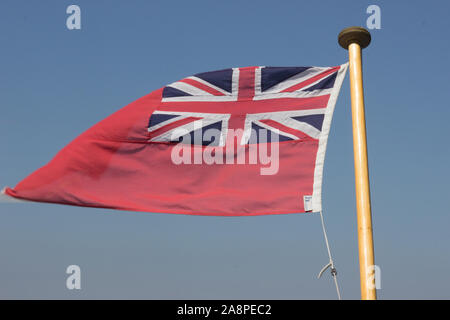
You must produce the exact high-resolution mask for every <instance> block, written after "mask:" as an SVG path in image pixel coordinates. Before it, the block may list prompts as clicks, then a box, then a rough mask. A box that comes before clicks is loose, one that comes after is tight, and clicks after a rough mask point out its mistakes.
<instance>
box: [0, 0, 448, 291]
mask: <svg viewBox="0 0 450 320" xmlns="http://www.w3.org/2000/svg"><path fill="white" fill-rule="evenodd" d="M70 4H77V5H79V6H80V8H81V19H82V29H81V30H72V31H70V30H68V29H67V28H66V18H67V16H68V15H67V14H66V8H67V6H69V5H70ZM370 4H378V5H379V6H380V8H381V14H382V17H381V27H382V28H381V29H380V30H373V31H372V38H373V41H372V44H371V45H370V46H369V47H368V48H367V49H366V50H364V81H365V96H366V117H367V130H368V147H369V167H370V174H371V187H372V206H373V225H374V240H375V259H376V264H377V265H379V266H380V268H381V286H382V288H381V290H379V292H378V295H379V298H382V299H403V298H404V299H422V298H423V299H433V298H434V299H444V298H445V299H448V298H450V296H449V293H448V287H449V286H450V277H449V276H448V270H449V269H450V254H449V253H450V252H449V249H448V243H449V242H450V233H449V232H448V228H449V226H450V218H449V215H448V201H449V188H448V181H450V174H449V169H448V158H449V155H450V150H449V143H448V137H449V136H450V126H449V125H448V119H449V116H450V108H449V102H448V101H449V98H450V82H449V81H448V74H449V71H450V70H449V69H450V64H449V55H448V52H449V49H450V41H449V39H448V36H447V30H448V29H449V27H450V21H449V20H448V12H450V4H449V3H448V2H446V1H435V2H433V3H431V2H425V1H422V2H411V1H320V2H319V1H223V2H218V1H189V2H187V1H172V2H167V1H138V0H134V1H133V2H132V4H131V2H130V1H83V0H78V1H45V2H43V1H41V2H36V1H12V0H10V1H2V2H1V3H0V39H2V40H1V41H2V43H1V47H2V49H1V59H0V71H1V72H0V74H1V75H0V108H1V117H0V145H1V146H2V147H1V149H0V150H1V153H0V154H1V157H0V185H1V186H5V185H8V186H14V185H15V184H16V183H17V182H19V181H20V180H21V179H23V178H24V177H25V176H27V175H28V174H29V173H31V172H32V171H34V170H35V169H37V168H38V167H40V166H42V165H44V164H45V163H47V162H48V161H49V160H50V159H51V158H52V157H53V155H55V153H56V152H58V150H60V149H61V148H62V147H63V146H65V145H66V144H67V143H69V142H70V141H71V140H72V139H74V138H75V137H76V136H77V135H78V134H80V133H81V132H83V131H84V130H86V129H87V128H89V127H90V126H92V125H93V124H95V123H96V122H98V121H99V120H101V119H103V118H105V117H106V116H108V115H110V114H111V113H113V112H114V111H116V110H118V109H120V108H121V107H123V106H125V105H126V104H128V103H129V102H131V101H133V100H135V99H137V98H139V97H141V96H143V95H145V94H147V93H149V92H151V91H153V90H155V89H158V88H160V87H162V86H163V85H165V84H167V83H170V82H173V81H175V80H177V79H180V78H183V77H185V76H188V75H191V74H194V73H198V72H203V71H209V70H216V69H222V68H227V67H236V66H248V65H273V66H309V65H318V66H328V65H338V64H341V63H343V62H345V61H346V60H347V52H346V51H345V50H343V49H342V48H340V47H339V45H338V44H337V34H338V33H339V31H340V30H341V29H343V28H344V27H347V26H351V25H361V26H364V25H365V22H366V19H367V17H368V15H367V14H366V8H367V7H368V6H369V5H370ZM348 82H349V81H348V77H347V78H346V79H345V80H344V85H343V87H342V90H341V94H340V97H339V99H338V102H337V105H336V110H335V116H334V120H333V124H332V128H331V132H330V138H329V143H328V150H327V158H326V163H325V170H324V182H323V183H324V190H323V198H324V215H325V220H326V224H327V228H328V232H329V238H330V242H331V246H332V250H333V254H334V258H335V262H336V266H337V269H338V272H339V281H340V284H341V288H342V293H343V298H346V299H358V298H359V267H358V251H357V233H356V212H355V200H354V173H353V153H352V152H353V147H352V132H351V113H350V97H349V83H348ZM327 261H328V260H327V254H326V248H325V243H324V240H323V236H322V233H321V226H320V218H319V216H318V215H316V214H309V215H305V214H300V215H281V216H265V217H240V218H222V217H194V216H180V215H168V214H152V213H133V212H120V211H113V210H104V209H89V208H78V207H70V206H60V205H50V204H38V203H27V204H1V205H0V298H27V299H28V298H33V299H34V298H44V299H45V298H63V299H72V298H74V299H76V298H86V299H91V298H92V299H97V298H106V299H107V298H125V299H127V298H138V299H140V298H150V299H172V298H176V299H188V298H190V299H197V298H199V299H203V298H204V299H216V298H223V299H241V298H247V299H334V298H335V297H336V293H335V291H334V287H333V283H332V281H331V279H330V276H329V273H328V272H327V273H326V275H325V277H324V278H323V279H320V280H317V279H316V275H317V273H318V272H319V270H320V269H321V267H322V266H323V265H325V264H326V263H327ZM71 264H77V265H79V266H80V267H81V272H82V289H81V290H79V291H76V290H73V291H69V290H67V289H66V287H65V281H66V277H67V275H66V274H65V270H66V267H67V266H68V265H71Z"/></svg>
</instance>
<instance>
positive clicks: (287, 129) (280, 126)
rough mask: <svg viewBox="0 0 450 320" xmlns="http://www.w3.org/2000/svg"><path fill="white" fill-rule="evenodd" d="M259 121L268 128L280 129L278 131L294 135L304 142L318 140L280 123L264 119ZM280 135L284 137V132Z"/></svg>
mask: <svg viewBox="0 0 450 320" xmlns="http://www.w3.org/2000/svg"><path fill="white" fill-rule="evenodd" d="M259 121H260V122H262V123H264V124H267V125H268V126H271V127H274V128H276V129H278V130H280V131H283V132H286V133H289V134H292V135H294V136H296V137H298V138H299V139H300V140H304V139H309V140H311V139H313V140H316V139H314V138H312V137H310V136H308V135H307V134H306V133H304V132H303V131H299V130H295V129H292V128H290V127H287V126H285V125H283V124H281V123H279V122H278V121H275V120H270V119H262V120H259ZM280 134H281V135H283V133H282V132H280Z"/></svg>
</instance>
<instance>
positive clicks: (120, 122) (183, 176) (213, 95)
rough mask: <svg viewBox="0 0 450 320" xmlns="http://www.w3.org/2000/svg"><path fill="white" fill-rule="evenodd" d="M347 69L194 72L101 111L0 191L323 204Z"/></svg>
mask: <svg viewBox="0 0 450 320" xmlns="http://www.w3.org/2000/svg"><path fill="white" fill-rule="evenodd" d="M346 69H347V64H344V65H341V66H337V67H245V68H232V69H225V70H219V71H213V72H205V73H199V74H196V75H194V76H191V77H187V78H185V79H182V80H180V81H177V82H174V83H172V84H170V85H168V86H166V87H164V88H161V89H159V90H156V91H154V92H152V93H150V94H148V95H146V96H144V97H142V98H140V99H138V100H136V101H135V102H133V103H131V104H129V105H128V106H126V107H124V108H123V109H121V110H119V111H117V112H116V113H114V114H113V115H111V116H109V117H108V118H106V119H104V120H103V121H101V122H99V123H98V124H96V125H95V126H93V127H92V128H90V129H89V130H87V131H86V132H84V133H83V134H81V135H80V136H79V137H78V138H76V139H75V140H74V141H72V142H71V143H70V144H69V145H67V146H66V147H65V148H64V149H62V150H61V151H60V152H59V153H58V154H57V155H56V156H55V157H54V158H53V159H52V160H51V161H50V162H49V163H48V164H47V165H45V166H44V167H42V168H40V169H39V170H37V171H35V172H34V173H32V174H31V175H30V176H28V177H27V178H25V179H24V180H23V181H21V182H20V183H19V184H18V185H17V186H16V187H15V188H14V189H11V188H5V189H4V190H3V193H4V194H6V195H8V196H11V197H14V198H18V199H25V200H32V201H39V202H52V203H59V204H69V205H77V206H86V207H100V208H111V209H121V210H133V211H148V212H166V213H180V214H197V215H223V216H236V215H263V214H282V213H301V212H309V211H320V210H321V202H322V200H321V191H322V171H323V164H324V158H325V150H326V144H327V138H328V133H329V130H330V125H331V118H332V115H333V110H334V106H335V103H336V99H337V96H338V94H339V89H340V87H341V84H342V80H343V77H344V75H345V71H346Z"/></svg>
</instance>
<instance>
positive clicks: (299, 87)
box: [281, 67, 340, 92]
mask: <svg viewBox="0 0 450 320" xmlns="http://www.w3.org/2000/svg"><path fill="white" fill-rule="evenodd" d="M339 68H340V67H334V68H331V69H329V70H326V71H324V72H322V73H319V74H318V75H316V76H314V77H312V78H309V79H308V80H305V81H303V82H300V83H297V84H296V85H293V86H292V87H289V88H287V89H284V90H283V91H281V92H294V91H296V90H298V89H301V88H303V87H306V86H307V85H309V84H311V83H313V82H316V81H317V80H320V79H322V78H325V77H326V76H328V75H330V74H332V73H334V72H337V71H338V70H339Z"/></svg>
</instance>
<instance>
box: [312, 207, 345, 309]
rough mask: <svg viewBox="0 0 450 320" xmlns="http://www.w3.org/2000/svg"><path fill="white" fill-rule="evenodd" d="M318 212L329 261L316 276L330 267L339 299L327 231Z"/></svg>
mask: <svg viewBox="0 0 450 320" xmlns="http://www.w3.org/2000/svg"><path fill="white" fill-rule="evenodd" d="M319 214H320V221H321V222H322V230H323V235H324V237H325V244H326V245H327V251H328V257H329V258H330V262H329V263H328V264H327V265H326V266H325V267H323V268H322V270H320V272H319V275H318V276H317V278H320V277H321V276H322V274H323V273H324V272H325V270H327V269H328V268H329V267H331V269H330V270H331V276H332V277H333V280H334V284H335V285H336V292H337V295H338V299H339V300H341V292H340V290H339V285H338V281H337V271H336V268H335V267H334V262H333V258H332V257H331V250H330V244H329V243H328V237H327V231H326V229H325V222H324V220H323V214H322V211H319Z"/></svg>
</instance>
